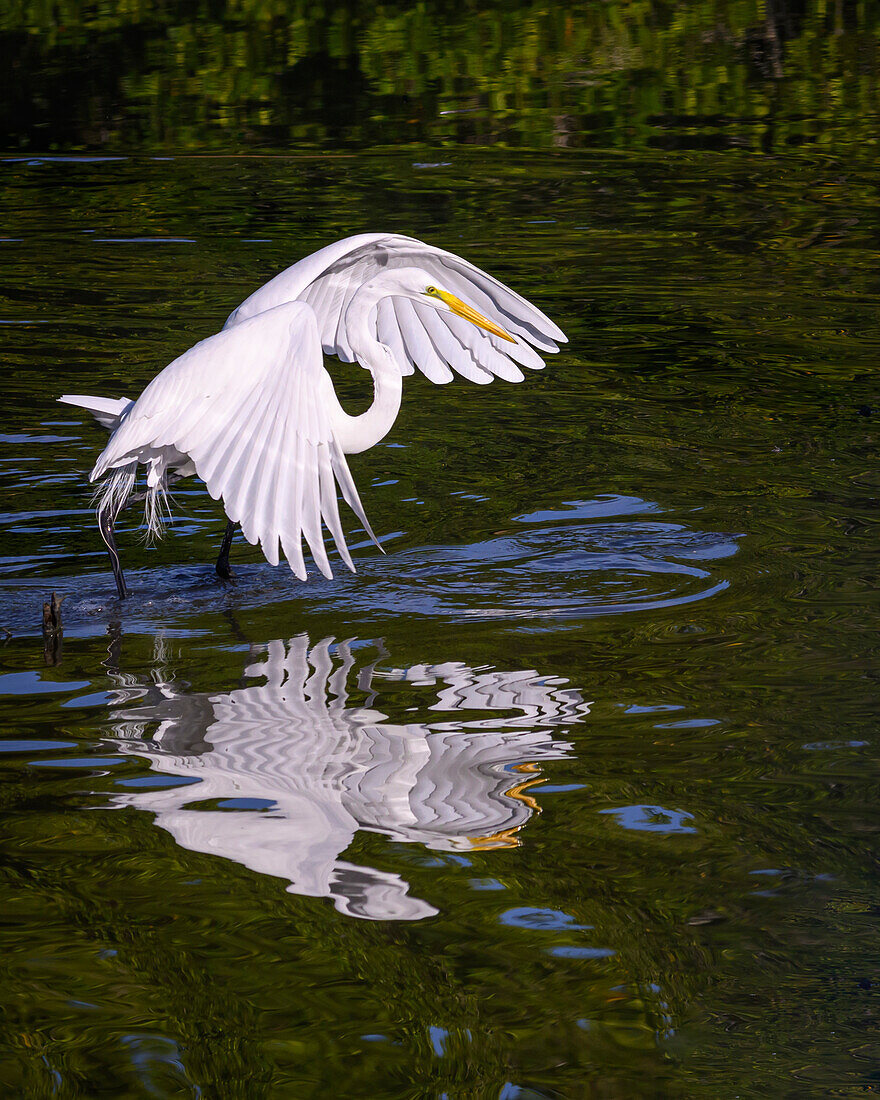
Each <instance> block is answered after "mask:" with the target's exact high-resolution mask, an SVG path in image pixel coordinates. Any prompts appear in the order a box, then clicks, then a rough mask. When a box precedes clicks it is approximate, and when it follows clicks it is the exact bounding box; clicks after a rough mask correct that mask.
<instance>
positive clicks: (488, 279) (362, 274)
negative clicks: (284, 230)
mask: <svg viewBox="0 0 880 1100" xmlns="http://www.w3.org/2000/svg"><path fill="white" fill-rule="evenodd" d="M394 267H418V268H421V269H422V270H423V271H424V272H425V277H426V282H432V281H436V282H437V284H438V285H439V286H441V287H443V288H444V289H445V290H448V291H451V292H452V293H453V294H455V295H456V297H458V298H461V299H462V301H464V302H466V303H468V305H471V306H473V307H474V308H475V309H477V310H479V311H480V313H482V314H484V315H485V316H486V317H488V318H489V319H490V320H491V321H494V322H495V323H496V324H498V325H500V326H501V327H502V328H503V329H505V331H506V332H509V333H510V334H511V336H513V337H514V340H515V343H513V344H510V343H509V342H507V341H502V340H500V339H499V338H497V337H492V336H490V335H489V334H488V333H485V332H483V331H482V330H481V329H478V328H476V327H475V326H474V325H472V324H470V322H468V321H464V320H462V318H459V317H456V316H455V315H454V314H449V313H445V312H440V311H438V310H432V309H431V308H430V307H429V306H427V305H425V306H422V305H421V304H419V305H418V306H414V304H413V303H412V302H411V301H410V300H409V299H407V298H403V297H397V298H387V299H385V300H384V301H382V302H381V303H380V305H379V308H378V309H377V311H376V336H377V338H378V339H379V340H381V341H382V342H383V343H384V344H386V345H387V346H388V347H389V348H391V350H392V352H393V353H394V357H395V359H396V360H397V364H398V366H399V368H400V370H401V373H402V374H410V373H412V370H413V368H415V367H418V369H419V370H420V371H421V372H422V373H423V374H424V375H426V376H427V377H428V378H429V379H430V380H431V381H432V382H435V383H437V384H444V383H446V382H450V381H452V378H453V377H454V376H453V373H452V372H453V371H455V372H456V373H458V374H460V375H461V376H462V377H465V378H468V379H470V380H471V381H474V382H478V383H483V384H484V383H486V382H490V381H491V380H492V377H493V376H495V377H499V378H503V379H506V380H507V381H511V382H518V381H520V380H521V379H522V371H521V370H520V367H527V368H528V369H529V370H540V369H541V368H542V367H543V366H544V361H543V359H542V357H541V355H542V354H552V353H553V352H557V351H558V350H559V344H560V343H561V342H564V341H565V340H566V336H565V334H564V333H563V332H562V330H561V329H560V328H559V327H558V326H557V325H555V324H554V323H553V321H551V320H550V318H549V317H547V316H546V315H545V314H544V313H542V312H541V310H540V309H538V308H537V306H534V305H533V304H532V303H531V302H528V301H526V299H525V298H523V297H522V296H521V295H519V294H517V293H516V292H515V291H513V290H511V289H510V287H508V286H505V285H504V283H502V282H500V281H499V280H498V279H495V278H494V277H493V276H492V275H489V274H488V273H487V272H485V271H482V270H481V269H480V268H478V267H476V266H475V265H474V264H472V263H469V262H468V261H467V260H464V259H462V257H461V256H456V255H455V254H454V253H452V252H447V251H445V250H444V249H442V248H436V247H434V246H433V245H427V244H424V243H423V242H422V241H418V240H416V239H415V238H413V237H406V236H403V235H401V234H394V233H362V234H359V235H358V236H355V237H349V238H347V239H346V240H343V241H337V242H335V243H334V244H332V245H328V246H327V247H326V248H323V249H321V250H320V252H316V253H314V254H313V255H312V256H308V257H306V259H304V260H300V262H299V263H297V264H294V265H293V266H292V267H289V268H287V270H286V271H282V272H281V274H280V275H277V276H276V277H275V278H274V279H272V280H270V281H269V282H268V283H266V284H265V286H262V287H260V289H259V290H257V291H256V292H255V293H254V294H252V295H251V296H250V298H248V299H247V300H246V301H245V302H243V303H242V304H241V305H240V306H239V307H238V309H236V310H235V311H234V312H233V313H232V314H231V316H230V318H229V320H228V321H227V326H231V325H237V324H240V323H242V321H243V320H245V319H246V318H248V317H252V316H254V315H255V314H257V313H259V312H261V311H262V310H266V309H269V308H272V307H273V306H276V305H278V304H279V303H280V302H285V301H293V300H295V299H300V300H302V301H304V302H307V303H308V304H309V305H311V306H312V308H313V309H314V310H315V313H316V315H317V317H318V325H319V330H320V334H321V342H322V345H323V347H324V351H325V352H327V353H328V354H333V355H336V356H338V357H339V358H340V359H342V360H343V361H344V362H351V361H352V360H353V359H354V353H353V351H352V348H351V344H350V341H349V339H348V332H347V328H346V321H345V316H346V310H347V309H348V306H349V304H350V302H351V299H352V298H353V296H354V295H355V294H356V293H357V290H358V288H359V287H361V286H363V284H364V283H366V282H369V281H370V280H371V279H373V278H375V277H376V275H378V274H379V273H380V272H382V271H384V270H387V269H388V268H394ZM462 326H464V328H463V327H462ZM444 328H445V329H448V330H449V332H451V333H452V335H453V336H454V338H455V339H454V340H449V339H448V338H447V336H446V333H445V332H444ZM465 328H466V329H467V330H469V332H465ZM536 349H537V350H536Z"/></svg>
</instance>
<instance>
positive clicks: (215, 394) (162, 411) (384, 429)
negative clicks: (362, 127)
mask: <svg viewBox="0 0 880 1100" xmlns="http://www.w3.org/2000/svg"><path fill="white" fill-rule="evenodd" d="M564 340H566V337H565V335H564V334H563V333H562V331H561V330H560V329H559V328H558V327H557V326H556V325H555V324H554V323H553V322H552V321H551V320H550V319H549V318H548V317H546V316H545V315H544V314H543V313H542V312H541V311H540V310H539V309H537V308H536V307H535V306H533V305H532V304H531V303H530V302H527V301H526V300H525V299H524V298H522V297H520V295H518V294H516V293H515V292H514V291H512V290H510V289H509V288H508V287H506V286H505V285H504V284H503V283H501V282H499V281H498V280H497V279H494V278H492V276H491V275H487V274H486V272H485V271H481V270H480V269H479V268H478V267H475V266H474V265H473V264H471V263H468V261H467V260H463V259H462V258H461V257H460V256H456V255H454V254H453V253H451V252H446V251H444V250H443V249H441V248H435V247H433V246H431V245H427V244H424V243H423V242H421V241H417V240H415V239H414V238H412V237H404V236H401V235H399V234H386V233H363V234H359V235H358V236H355V237H348V238H346V239H345V240H342V241H337V242H336V243H335V244H331V245H328V246H327V247H326V248H322V249H321V250H320V251H319V252H315V253H314V254H313V255H311V256H307V257H306V258H305V259H303V260H300V261H299V263H296V264H294V265H293V266H292V267H289V268H287V270H286V271H282V272H281V274H280V275H276V276H275V278H274V279H272V280H270V281H269V282H268V283H266V284H265V285H264V286H262V287H260V289H259V290H257V291H255V292H254V293H253V294H252V295H251V296H250V297H249V298H248V299H246V301H244V302H243V303H242V304H241V305H240V306H238V308H237V309H235V310H233V311H232V313H231V314H230V315H229V318H228V319H227V321H226V324H225V325H224V327H223V331H222V332H219V333H217V334H216V335H215V336H210V337H208V339H207V340H202V341H201V342H200V343H198V344H196V345H195V346H194V347H192V348H190V349H189V351H187V352H184V354H183V355H181V356H180V357H179V358H178V359H175V360H174V361H173V362H172V363H169V365H168V366H167V367H165V369H164V370H163V371H161V373H160V374H158V375H157V376H156V377H155V378H154V379H153V380H152V382H150V383H149V385H148V386H147V387H146V389H145V390H144V391H143V393H142V394H141V395H140V397H139V398H138V399H137V400H136V401H131V400H129V399H126V398H105V397H86V396H82V395H78V394H65V395H64V396H63V397H61V398H60V399H59V400H61V401H63V402H66V403H67V404H70V405H78V406H80V407H82V408H85V409H88V410H89V411H90V412H91V413H93V415H94V416H95V418H96V419H97V420H98V422H99V423H101V424H102V425H103V426H104V427H106V428H108V429H109V430H110V431H111V432H112V435H111V437H110V442H109V443H108V444H107V446H106V447H105V448H104V450H103V451H102V452H101V454H100V455H99V456H98V460H97V462H96V463H95V467H94V469H93V470H92V472H91V474H90V475H89V480H90V481H96V480H97V479H98V478H101V477H102V476H104V475H105V474H106V475H107V476H106V477H105V478H104V481H103V483H102V484H101V486H100V488H99V490H98V495H97V499H98V506H97V516H98V525H99V529H100V531H101V536H102V538H103V539H104V542H105V543H106V545H107V549H108V551H109V553H110V562H111V565H112V567H113V575H114V577H115V579H116V587H117V589H118V592H119V597H120V599H123V598H125V596H126V589H125V579H124V577H123V573H122V567H121V564H120V561H119V554H118V552H117V549H116V542H115V538H114V534H113V528H114V524H115V521H116V518H117V516H118V515H119V512H120V510H121V509H122V508H123V507H124V505H125V503H126V502H127V500H128V498H129V497H130V496H131V494H132V492H133V489H134V484H135V477H136V473H137V467H138V464H139V463H143V464H144V465H145V466H146V467H147V490H146V493H145V497H146V517H147V524H148V528H149V531H150V533H151V534H160V533H161V528H162V518H163V513H164V511H165V509H166V490H167V486H168V479H169V475H170V474H171V473H172V472H173V473H175V474H176V476H177V477H189V476H191V475H193V474H197V475H198V476H199V477H200V478H202V480H203V481H204V482H205V484H206V486H207V489H208V492H209V493H210V494H211V496H212V497H213V498H214V499H215V500H217V499H222V501H223V506H224V509H225V512H226V515H227V517H228V520H229V522H228V524H227V528H226V534H225V536H224V540H223V546H222V549H221V551H220V557H219V558H218V561H217V567H216V568H217V573H218V574H219V575H220V576H221V577H225V578H228V577H229V576H230V573H229V547H230V545H231V543H232V538H233V535H234V533H235V527H236V524H241V529H242V533H243V534H244V537H245V538H246V539H247V540H248V542H250V543H253V544H254V545H256V543H258V542H259V543H260V545H261V547H262V550H263V553H264V554H265V556H266V558H267V560H268V561H269V562H270V563H271V564H272V565H277V564H278V551H279V545H278V544H279V541H280V543H281V548H282V550H283V552H284V555H285V557H286V558H287V560H288V562H289V564H290V568H291V569H292V570H293V572H294V573H295V574H296V575H297V577H299V578H300V579H301V580H306V568H305V563H304V561H303V551H302V539H303V537H305V540H306V542H307V544H308V546H309V549H310V550H311V553H312V557H313V558H314V560H315V562H316V564H317V565H318V568H319V569H320V570H321V572H322V573H323V574H324V576H325V577H332V576H333V572H332V570H331V568H330V563H329V561H328V560H327V552H326V548H325V546H324V540H323V535H322V531H321V523H322V520H323V522H324V523H325V524H326V525H327V527H328V529H329V531H330V533H331V534H332V535H333V539H334V541H335V543H336V546H337V548H338V550H339V553H340V555H341V556H342V560H343V561H344V562H345V564H346V565H347V566H348V567H349V569H351V570H352V571H354V563H353V562H352V560H351V555H350V554H349V552H348V547H347V546H346V544H345V536H344V535H343V533H342V525H341V523H340V519H339V510H338V507H337V501H336V485H337V483H338V486H339V488H340V490H341V492H342V496H343V498H344V499H345V500H346V501H347V503H348V505H349V506H350V507H351V509H352V511H353V512H354V513H355V515H356V516H357V517H358V519H359V520H360V521H361V523H362V524H363V525H364V528H365V529H366V531H367V533H368V534H369V536H370V538H371V539H372V540H373V541H374V542H375V543H376V545H377V546H379V543H378V541H377V539H376V536H375V535H374V534H373V531H372V529H371V527H370V524H369V522H368V521H367V517H366V515H365V514H364V510H363V506H362V505H361V502H360V498H359V497H358V493H357V489H356V488H355V485H354V482H353V480H352V477H351V473H350V472H349V469H348V465H347V463H346V461H345V455H347V454H357V453H358V452H360V451H365V450H367V449H369V448H370V447H372V446H374V445H375V444H376V443H378V442H379V440H381V439H383V438H384V436H385V435H387V433H388V432H389V431H390V429H391V426H392V425H393V423H394V421H395V419H396V417H397V413H398V410H399V409H400V400H401V391H402V383H403V376H404V375H406V374H412V373H413V370H414V368H416V367H418V368H419V370H420V371H422V373H423V374H425V375H426V376H427V377H428V378H429V379H430V380H431V381H432V382H436V383H444V382H450V381H451V380H452V378H453V374H452V372H453V371H456V372H457V373H458V374H460V375H461V376H462V377H464V378H467V379H469V380H470V381H472V382H477V383H487V382H491V381H492V379H493V377H498V378H503V379H505V380H506V381H508V382H520V381H522V378H523V374H522V371H521V370H520V369H519V368H520V366H524V367H530V368H532V369H540V368H542V367H543V366H544V361H543V360H542V359H541V357H540V355H538V353H537V352H536V351H535V350H534V349H535V348H539V349H540V350H541V351H542V352H545V353H546V352H555V351H558V350H559V348H558V344H557V342H558V341H564ZM532 345H534V347H533V346H532ZM322 350H323V352H326V353H327V354H333V355H336V356H338V357H339V358H340V359H341V360H342V361H343V362H349V363H350V362H352V361H353V360H357V362H358V363H359V364H360V365H361V366H362V367H365V368H366V369H367V370H369V371H370V373H371V374H372V376H373V384H374V398H373V403H372V405H371V406H370V408H369V409H368V410H367V412H365V413H363V414H362V415H360V416H349V415H348V414H347V413H346V412H345V411H344V410H343V408H342V406H341V405H340V404H339V401H338V400H337V397H336V394H335V392H334V390H333V383H332V381H331V378H330V375H329V374H328V373H327V371H326V370H325V368H324V363H323V355H322ZM379 548H380V549H381V547H379Z"/></svg>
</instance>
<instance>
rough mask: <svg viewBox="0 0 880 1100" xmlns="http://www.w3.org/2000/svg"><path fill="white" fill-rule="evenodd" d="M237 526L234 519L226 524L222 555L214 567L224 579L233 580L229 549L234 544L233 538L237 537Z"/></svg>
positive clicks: (221, 549)
mask: <svg viewBox="0 0 880 1100" xmlns="http://www.w3.org/2000/svg"><path fill="white" fill-rule="evenodd" d="M237 526H238V525H237V524H235V523H233V522H232V520H230V521H229V522H228V523H227V524H226V534H225V535H224V536H223V545H222V546H221V547H220V556H219V557H218V558H217V564H216V566H215V567H214V568H215V569H216V570H217V576H218V577H220V579H221V580H224V581H231V580H232V570H231V569H230V568H229V549H230V547H231V546H232V540H233V539H234V538H235V528H236V527H237Z"/></svg>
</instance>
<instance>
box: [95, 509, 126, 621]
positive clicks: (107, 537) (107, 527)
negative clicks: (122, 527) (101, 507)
mask: <svg viewBox="0 0 880 1100" xmlns="http://www.w3.org/2000/svg"><path fill="white" fill-rule="evenodd" d="M115 518H116V517H115V516H111V515H110V513H109V512H106V511H104V512H98V530H99V531H100V532H101V538H102V539H103V540H104V545H105V546H106V547H107V552H108V554H109V555H110V564H111V566H112V567H113V577H114V579H115V580H116V591H117V592H118V593H119V598H120V600H124V599H125V597H126V596H127V595H128V592H127V591H126V588H125V577H123V575H122V564H121V562H120V561H119V551H118V550H117V549H116V539H115V538H114V537H113V523H114V521H115Z"/></svg>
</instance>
